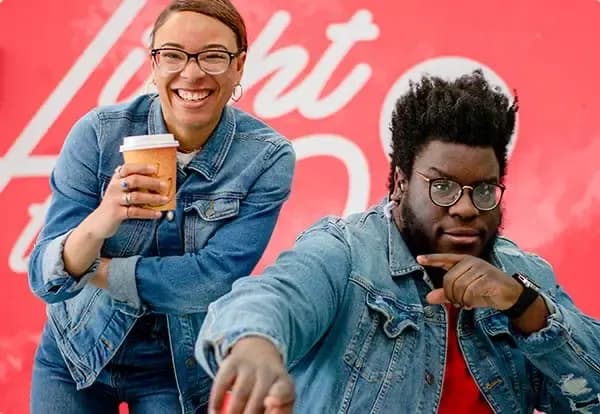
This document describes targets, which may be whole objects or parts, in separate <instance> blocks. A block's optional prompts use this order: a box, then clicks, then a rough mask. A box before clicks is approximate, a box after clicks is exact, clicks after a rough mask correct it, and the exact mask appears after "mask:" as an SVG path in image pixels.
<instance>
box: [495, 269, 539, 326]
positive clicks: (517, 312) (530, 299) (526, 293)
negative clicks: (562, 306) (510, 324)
mask: <svg viewBox="0 0 600 414" xmlns="http://www.w3.org/2000/svg"><path fill="white" fill-rule="evenodd" d="M512 278H513V280H515V281H516V282H517V283H518V284H519V285H520V286H521V289H520V293H519V295H518V297H517V299H516V300H515V302H514V303H513V304H512V306H510V307H508V308H506V309H502V310H501V311H502V313H504V314H505V315H506V316H508V317H509V318H511V319H517V318H519V317H520V316H522V315H523V314H524V313H525V312H526V311H527V309H528V308H529V307H530V306H531V305H532V304H533V303H534V302H535V300H536V299H537V298H538V297H539V296H540V294H539V288H538V287H537V285H535V283H533V282H532V281H530V280H529V278H527V276H525V275H523V274H522V273H515V274H513V275H512Z"/></svg>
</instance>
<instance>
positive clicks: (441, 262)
mask: <svg viewBox="0 0 600 414" xmlns="http://www.w3.org/2000/svg"><path fill="white" fill-rule="evenodd" d="M465 257H466V256H465V255H464V254H453V253H433V254H423V255H419V256H417V262H418V263H419V264H420V265H422V266H432V267H441V268H443V269H445V270H450V269H451V268H452V267H453V266H454V265H455V264H457V263H458V262H460V261H462V260H463V259H464V258H465Z"/></svg>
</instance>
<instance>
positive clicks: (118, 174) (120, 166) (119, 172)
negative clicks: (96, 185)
mask: <svg viewBox="0 0 600 414" xmlns="http://www.w3.org/2000/svg"><path fill="white" fill-rule="evenodd" d="M121 168H123V166H122V165H119V166H118V167H117V168H115V174H116V175H117V176H118V177H119V178H123V177H122V176H121Z"/></svg>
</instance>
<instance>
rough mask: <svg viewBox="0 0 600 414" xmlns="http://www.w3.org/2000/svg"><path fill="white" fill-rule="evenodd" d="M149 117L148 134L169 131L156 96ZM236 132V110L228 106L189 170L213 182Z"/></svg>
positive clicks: (190, 164) (189, 166) (189, 165)
mask: <svg viewBox="0 0 600 414" xmlns="http://www.w3.org/2000/svg"><path fill="white" fill-rule="evenodd" d="M149 115H150V116H148V132H149V133H150V134H166V133H168V132H169V131H168V130H167V126H166V125H165V121H164V118H163V115H162V109H161V106H160V100H159V99H158V95H156V96H154V98H153V100H152V103H151V104H150V114H149ZM235 131H236V119H235V110H234V109H233V108H232V107H231V106H229V105H227V106H225V108H224V109H223V113H222V114H221V119H220V120H219V123H218V124H217V127H216V128H215V130H214V131H213V133H212V134H211V135H210V137H209V138H208V140H207V141H206V143H205V144H204V147H203V148H202V151H200V152H199V153H198V154H197V155H196V156H195V157H194V159H193V160H192V161H191V162H190V163H189V164H188V168H190V169H192V170H195V171H197V172H198V173H200V174H202V175H204V177H206V179H207V180H209V181H212V180H213V179H214V178H215V176H216V175H217V173H218V172H219V170H220V169H221V167H222V166H223V163H224V162H225V158H226V157H227V154H228V153H229V149H230V148H231V144H232V142H233V138H234V135H235Z"/></svg>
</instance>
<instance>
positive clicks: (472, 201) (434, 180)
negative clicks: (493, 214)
mask: <svg viewBox="0 0 600 414" xmlns="http://www.w3.org/2000/svg"><path fill="white" fill-rule="evenodd" d="M415 172H416V173H417V175H419V176H420V177H421V178H423V179H424V180H425V181H426V182H427V184H429V192H428V193H429V199H430V200H431V202H432V203H433V204H435V205H436V206H438V207H452V206H453V205H455V204H456V203H458V202H459V200H460V199H461V198H462V196H463V194H464V192H465V189H469V190H471V191H470V194H469V198H470V199H471V203H472V204H473V206H474V207H475V208H476V209H477V210H479V211H492V210H494V209H495V208H496V207H498V206H499V205H500V202H501V201H502V196H503V195H504V191H505V190H506V187H505V186H504V185H502V184H500V183H477V184H475V185H474V186H471V185H462V184H461V183H459V182H456V181H454V180H451V179H450V178H445V177H438V178H429V177H427V176H426V175H425V174H423V173H421V172H419V171H416V170H415ZM442 180H443V181H451V182H453V183H455V184H457V185H458V187H459V188H460V191H459V192H458V196H457V197H456V199H455V200H454V201H453V202H452V203H450V204H440V203H436V202H435V201H434V200H433V197H432V196H431V188H432V187H433V184H434V183H435V182H436V181H442ZM480 184H488V185H493V186H496V187H498V188H500V197H498V200H497V201H496V204H494V206H493V207H491V208H487V209H484V208H479V207H477V205H476V204H475V200H473V191H474V190H475V188H476V187H477V186H478V185H480Z"/></svg>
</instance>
